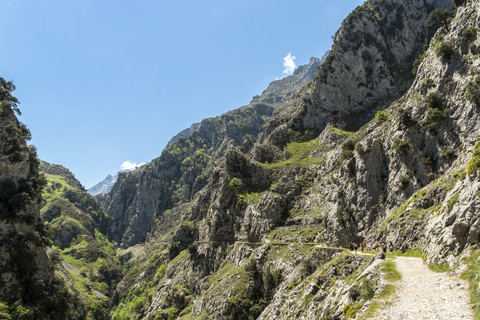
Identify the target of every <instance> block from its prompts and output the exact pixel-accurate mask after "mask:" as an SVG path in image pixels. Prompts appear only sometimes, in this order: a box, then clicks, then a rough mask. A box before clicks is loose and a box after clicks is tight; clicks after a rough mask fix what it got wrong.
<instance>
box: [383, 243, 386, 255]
mask: <svg viewBox="0 0 480 320" xmlns="http://www.w3.org/2000/svg"><path fill="white" fill-rule="evenodd" d="M382 252H383V253H387V245H386V244H385V243H384V244H382Z"/></svg>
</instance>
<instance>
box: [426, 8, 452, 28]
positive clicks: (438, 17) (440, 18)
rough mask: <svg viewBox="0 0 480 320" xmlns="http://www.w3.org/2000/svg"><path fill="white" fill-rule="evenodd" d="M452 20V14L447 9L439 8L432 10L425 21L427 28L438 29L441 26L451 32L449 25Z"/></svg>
mask: <svg viewBox="0 0 480 320" xmlns="http://www.w3.org/2000/svg"><path fill="white" fill-rule="evenodd" d="M451 20H452V13H451V12H450V11H448V10H447V9H441V8H437V9H435V10H432V12H430V14H429V15H428V17H427V20H425V23H424V24H425V26H428V27H435V28H438V27H440V26H443V27H445V29H446V30H447V32H450V29H449V24H450V21H451Z"/></svg>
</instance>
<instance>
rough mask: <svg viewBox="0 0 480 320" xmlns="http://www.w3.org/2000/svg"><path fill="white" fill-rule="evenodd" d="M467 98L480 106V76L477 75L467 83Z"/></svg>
mask: <svg viewBox="0 0 480 320" xmlns="http://www.w3.org/2000/svg"><path fill="white" fill-rule="evenodd" d="M465 99H467V100H468V101H470V102H472V103H473V104H474V105H475V106H477V107H480V76H478V75H477V76H476V77H475V78H474V79H473V80H471V81H469V82H468V84H467V90H466V91H465Z"/></svg>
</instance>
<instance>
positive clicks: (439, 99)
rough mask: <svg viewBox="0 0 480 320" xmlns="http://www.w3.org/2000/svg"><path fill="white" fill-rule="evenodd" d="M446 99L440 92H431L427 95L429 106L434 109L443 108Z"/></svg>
mask: <svg viewBox="0 0 480 320" xmlns="http://www.w3.org/2000/svg"><path fill="white" fill-rule="evenodd" d="M444 105H445V99H444V98H443V96H442V95H441V94H440V93H438V92H431V93H429V94H428V96H427V106H428V107H429V108H432V109H443V108H444Z"/></svg>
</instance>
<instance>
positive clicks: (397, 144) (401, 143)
mask: <svg viewBox="0 0 480 320" xmlns="http://www.w3.org/2000/svg"><path fill="white" fill-rule="evenodd" d="M392 148H393V149H397V150H398V151H399V152H400V153H407V152H408V150H409V149H410V143H409V142H408V141H407V140H404V139H400V138H395V139H393V145H392Z"/></svg>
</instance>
